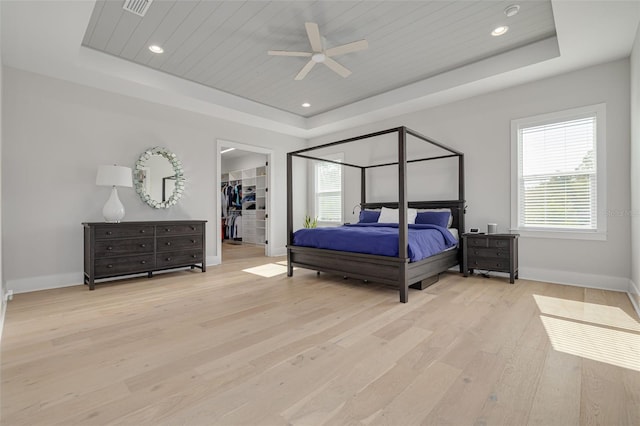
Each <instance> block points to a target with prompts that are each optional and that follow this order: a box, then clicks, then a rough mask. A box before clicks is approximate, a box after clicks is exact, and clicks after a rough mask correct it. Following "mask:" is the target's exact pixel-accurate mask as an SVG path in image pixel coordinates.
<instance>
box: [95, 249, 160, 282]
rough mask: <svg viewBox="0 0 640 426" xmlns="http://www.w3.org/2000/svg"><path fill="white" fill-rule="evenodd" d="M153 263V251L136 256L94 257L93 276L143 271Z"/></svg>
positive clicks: (152, 265) (152, 266)
mask: <svg viewBox="0 0 640 426" xmlns="http://www.w3.org/2000/svg"><path fill="white" fill-rule="evenodd" d="M154 263H155V259H154V257H153V253H150V254H145V255H138V256H125V257H112V258H103V259H96V261H95V276H96V278H100V277H108V276H112V275H121V274H128V273H131V274H133V273H136V272H141V271H142V272H144V271H147V270H149V269H153V268H154V267H155V265H154Z"/></svg>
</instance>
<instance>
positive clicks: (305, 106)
mask: <svg viewBox="0 0 640 426" xmlns="http://www.w3.org/2000/svg"><path fill="white" fill-rule="evenodd" d="M310 106H311V104H310V103H309V102H305V103H303V104H302V108H309V107H310Z"/></svg>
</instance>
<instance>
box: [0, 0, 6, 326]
mask: <svg viewBox="0 0 640 426" xmlns="http://www.w3.org/2000/svg"><path fill="white" fill-rule="evenodd" d="M1 17H2V2H0V20H1ZM2 71H3V66H2V37H0V239H1V238H2V204H3V203H2V140H3V138H2V135H3V134H4V129H3V128H2V111H3V110H2V104H3V103H4V96H3V92H4V90H3V87H4V84H3V78H4V76H3V72H2ZM2 245H3V244H2V241H0V337H1V336H2V329H3V326H4V314H5V311H6V309H7V302H6V301H5V300H4V298H5V293H6V291H7V287H6V283H5V280H4V268H3V259H2Z"/></svg>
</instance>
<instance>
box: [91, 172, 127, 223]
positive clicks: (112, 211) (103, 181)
mask: <svg viewBox="0 0 640 426" xmlns="http://www.w3.org/2000/svg"><path fill="white" fill-rule="evenodd" d="M96 185H100V186H110V187H111V196H110V197H109V199H108V200H107V202H106V203H105V205H104V208H103V209H102V215H103V216H104V220H105V222H109V223H118V222H120V221H121V220H122V218H123V217H124V206H123V205H122V203H121V202H120V198H118V190H117V189H116V186H124V187H127V188H131V187H132V179H131V169H130V168H129V167H122V166H116V165H113V166H99V167H98V175H97V176H96Z"/></svg>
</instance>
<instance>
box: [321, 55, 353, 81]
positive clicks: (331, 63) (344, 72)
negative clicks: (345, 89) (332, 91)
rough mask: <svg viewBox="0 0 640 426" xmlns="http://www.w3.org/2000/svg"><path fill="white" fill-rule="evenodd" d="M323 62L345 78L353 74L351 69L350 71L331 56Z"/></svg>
mask: <svg viewBox="0 0 640 426" xmlns="http://www.w3.org/2000/svg"><path fill="white" fill-rule="evenodd" d="M323 63H324V64H325V65H326V66H328V67H329V68H331V69H332V70H333V71H335V72H337V73H338V74H340V75H341V76H342V77H344V78H347V77H349V76H350V75H351V71H349V70H348V69H346V68H345V67H343V66H342V65H340V64H339V63H337V62H336V61H334V60H333V59H331V58H329V57H328V56H327V57H326V58H325V60H324V62H323Z"/></svg>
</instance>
